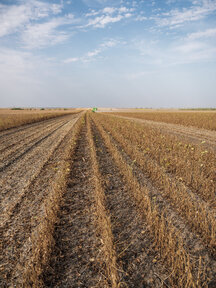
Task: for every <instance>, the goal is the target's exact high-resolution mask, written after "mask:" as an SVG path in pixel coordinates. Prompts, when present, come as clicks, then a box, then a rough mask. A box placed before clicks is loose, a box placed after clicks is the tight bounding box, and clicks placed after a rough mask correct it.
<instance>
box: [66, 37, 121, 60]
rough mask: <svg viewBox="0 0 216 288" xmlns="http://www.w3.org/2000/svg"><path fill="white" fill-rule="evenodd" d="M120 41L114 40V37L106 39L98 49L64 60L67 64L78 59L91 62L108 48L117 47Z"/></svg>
mask: <svg viewBox="0 0 216 288" xmlns="http://www.w3.org/2000/svg"><path fill="white" fill-rule="evenodd" d="M119 43H120V42H119V41H117V40H114V39H110V40H107V41H104V42H103V43H101V44H100V45H99V47H98V48H97V49H95V50H92V51H89V52H87V53H86V54H85V55H84V56H82V57H72V58H68V59H65V60H64V61H63V62H64V63H66V64H67V63H72V62H78V61H80V62H83V63H86V62H90V61H92V60H95V58H96V56H99V55H100V54H102V53H103V52H104V51H105V50H107V49H108V48H112V47H115V46H116V45H117V44H119Z"/></svg>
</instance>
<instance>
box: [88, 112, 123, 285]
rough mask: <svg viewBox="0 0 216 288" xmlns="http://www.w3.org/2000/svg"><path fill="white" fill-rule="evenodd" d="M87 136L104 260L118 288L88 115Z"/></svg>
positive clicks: (111, 278)
mask: <svg viewBox="0 0 216 288" xmlns="http://www.w3.org/2000/svg"><path fill="white" fill-rule="evenodd" d="M87 134H88V141H89V145H90V150H91V161H92V169H93V177H94V182H95V198H96V207H97V209H96V211H97V221H98V227H99V228H98V229H99V234H100V235H101V241H102V242H103V247H104V251H103V254H104V258H105V263H106V270H107V279H110V282H111V287H113V288H117V287H119V286H118V282H119V280H118V279H119V277H118V272H117V264H116V252H115V249H114V246H113V235H112V229H111V222H110V217H109V216H108V214H107V211H106V208H105V195H104V191H103V187H102V183H101V180H100V179H102V177H101V175H100V171H99V167H98V163H97V158H96V150H95V145H94V141H93V136H92V130H91V126H90V120H89V116H88V115H87Z"/></svg>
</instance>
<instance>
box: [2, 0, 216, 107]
mask: <svg viewBox="0 0 216 288" xmlns="http://www.w3.org/2000/svg"><path fill="white" fill-rule="evenodd" d="M0 95H1V96H0V97H1V98H0V107H7V106H37V107H50V106H52V107H59V106H60V107H80V106H82V107H91V106H100V107H156V108H159V107H216V0H187V1H184V0H164V1H162V0H158V1H152V0H139V1H136V0H134V1H133V0H132V1H127V0H125V1H124V0H115V1H114V0H109V1H108V0H62V1H60V0H54V1H45V0H18V1H14V0H0Z"/></svg>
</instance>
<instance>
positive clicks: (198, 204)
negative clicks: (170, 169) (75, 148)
mask: <svg viewBox="0 0 216 288" xmlns="http://www.w3.org/2000/svg"><path fill="white" fill-rule="evenodd" d="M102 118H103V117H100V123H102V124H103V126H104V127H105V128H106V129H107V131H111V134H112V136H113V138H114V139H115V140H116V141H117V142H118V143H119V144H120V145H121V147H122V148H123V149H124V151H125V152H126V153H127V154H128V155H129V156H130V157H131V159H132V160H133V161H134V162H136V163H137V164H138V165H139V167H140V168H141V169H142V171H143V173H145V174H147V175H148V177H150V178H151V180H152V182H153V183H154V185H156V186H157V187H158V188H159V189H160V191H161V194H162V195H163V196H164V197H166V199H168V200H169V201H170V203H171V204H172V205H174V206H175V209H176V210H177V211H178V212H179V213H180V214H181V215H182V216H183V217H184V218H185V220H186V221H187V223H189V224H190V226H191V228H192V230H193V231H194V232H196V233H197V234H200V235H201V237H202V239H203V241H204V242H205V244H206V245H207V246H208V247H209V248H210V249H211V250H212V253H213V254H215V249H216V246H215V245H216V242H215V233H216V221H215V214H214V212H213V211H211V209H209V207H208V205H207V204H206V203H205V202H203V201H200V199H199V198H197V197H196V195H194V194H193V193H189V191H188V189H187V187H186V186H185V185H184V184H183V183H181V182H179V181H178V182H177V181H176V180H175V179H174V178H172V177H171V176H170V175H169V174H168V173H166V170H165V169H164V168H163V167H161V166H160V165H158V164H157V163H156V162H155V161H154V160H152V159H151V158H150V157H148V156H146V155H145V153H142V151H140V149H139V148H140V146H139V147H138V146H136V144H135V143H133V142H131V141H129V140H128V137H130V134H131V133H130V130H129V129H127V126H125V129H124V130H123V131H121V132H120V131H119V130H118V129H117V126H118V125H116V121H109V119H108V117H105V118H103V119H102ZM112 120H113V119H112ZM137 141H138V140H137Z"/></svg>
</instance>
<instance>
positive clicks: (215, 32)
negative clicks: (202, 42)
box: [186, 28, 216, 40]
mask: <svg viewBox="0 0 216 288" xmlns="http://www.w3.org/2000/svg"><path fill="white" fill-rule="evenodd" d="M213 37H215V38H216V28H210V29H207V30H205V31H198V32H194V33H190V34H188V36H187V38H186V39H188V40H196V39H201V38H213Z"/></svg>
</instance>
